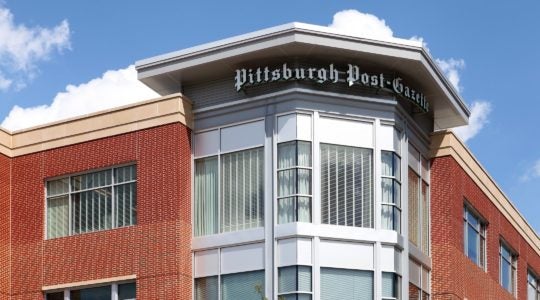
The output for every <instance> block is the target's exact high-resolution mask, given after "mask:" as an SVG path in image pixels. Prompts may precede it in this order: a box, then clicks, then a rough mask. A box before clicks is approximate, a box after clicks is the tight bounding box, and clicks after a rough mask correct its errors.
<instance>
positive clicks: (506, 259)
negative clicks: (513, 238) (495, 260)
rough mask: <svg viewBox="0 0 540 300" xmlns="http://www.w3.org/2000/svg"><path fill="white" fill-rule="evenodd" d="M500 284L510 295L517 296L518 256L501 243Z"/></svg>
mask: <svg viewBox="0 0 540 300" xmlns="http://www.w3.org/2000/svg"><path fill="white" fill-rule="evenodd" d="M499 261H500V283H501V285H502V287H503V288H504V289H506V290H507V291H508V292H509V293H510V294H512V295H515V294H516V288H515V284H516V261H517V259H516V255H515V254H514V253H513V252H512V251H511V250H510V248H508V247H507V246H506V245H505V244H504V243H503V242H501V247H500V253H499Z"/></svg>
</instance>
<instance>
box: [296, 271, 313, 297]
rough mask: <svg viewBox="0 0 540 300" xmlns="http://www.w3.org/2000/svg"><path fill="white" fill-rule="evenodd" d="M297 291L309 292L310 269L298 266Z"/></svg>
mask: <svg viewBox="0 0 540 300" xmlns="http://www.w3.org/2000/svg"><path fill="white" fill-rule="evenodd" d="M298 291H300V292H311V267H308V266H298Z"/></svg>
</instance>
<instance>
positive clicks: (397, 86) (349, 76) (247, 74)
mask: <svg viewBox="0 0 540 300" xmlns="http://www.w3.org/2000/svg"><path fill="white" fill-rule="evenodd" d="M340 74H341V75H343V74H344V77H345V78H340V76H341V75H340ZM293 80H310V81H314V82H317V83H320V84H323V83H331V84H336V83H338V82H343V81H345V82H346V83H347V84H348V85H349V86H353V85H361V86H365V87H370V88H375V89H386V90H389V91H391V92H393V93H394V94H396V95H400V96H402V97H404V98H406V99H407V100H409V101H411V102H412V103H414V104H415V105H416V106H418V107H419V108H420V109H421V110H422V111H424V112H428V111H429V103H428V101H427V100H426V97H425V96H424V94H423V93H421V92H419V91H418V90H415V89H413V88H411V87H410V86H408V85H405V84H404V83H403V79H402V78H401V77H394V78H386V77H385V75H384V74H383V73H378V74H370V73H367V72H362V71H361V69H360V68H359V67H358V66H356V65H352V64H348V68H347V71H346V72H341V71H340V70H338V69H337V68H336V67H335V66H334V64H330V65H329V66H328V68H304V67H298V68H297V67H295V68H290V67H288V66H287V64H286V63H284V64H283V66H281V67H278V68H270V67H258V68H256V69H237V70H236V75H235V84H234V86H235V88H236V91H237V92H239V91H241V90H242V89H243V88H245V87H248V86H255V85H260V84H265V83H270V82H276V81H293Z"/></svg>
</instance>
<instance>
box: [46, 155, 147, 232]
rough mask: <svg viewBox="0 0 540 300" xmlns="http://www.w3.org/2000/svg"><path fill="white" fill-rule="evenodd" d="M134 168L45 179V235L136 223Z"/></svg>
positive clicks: (89, 230) (126, 167)
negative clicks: (46, 180)
mask: <svg viewBox="0 0 540 300" xmlns="http://www.w3.org/2000/svg"><path fill="white" fill-rule="evenodd" d="M136 180H137V168H136V166H134V165H131V166H125V167H119V168H113V169H108V170H103V171H98V172H92V173H87V174H82V175H76V176H71V177H65V178H61V179H55V180H50V181H48V182H47V238H49V239H51V238H57V237H63V236H67V235H73V234H80V233H86V232H92V231H98V230H106V229H111V228H117V227H124V226H130V225H135V224H136V223H137V195H136V193H137V186H136Z"/></svg>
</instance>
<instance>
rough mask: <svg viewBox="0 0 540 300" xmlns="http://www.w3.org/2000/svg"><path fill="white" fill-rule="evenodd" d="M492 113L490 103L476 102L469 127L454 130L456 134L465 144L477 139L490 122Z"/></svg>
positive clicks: (472, 108) (472, 109)
mask: <svg viewBox="0 0 540 300" xmlns="http://www.w3.org/2000/svg"><path fill="white" fill-rule="evenodd" d="M490 113H491V103H490V102H488V101H475V102H473V103H472V105H471V116H470V117H469V125H465V126H460V127H456V128H454V129H453V130H454V133H455V134H456V135H457V136H459V137H460V138H461V139H462V140H463V141H464V142H467V141H468V140H470V139H472V138H473V137H475V136H476V135H477V134H478V133H479V132H480V130H482V128H484V126H485V125H486V124H487V123H488V122H489V120H488V117H489V114H490Z"/></svg>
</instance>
